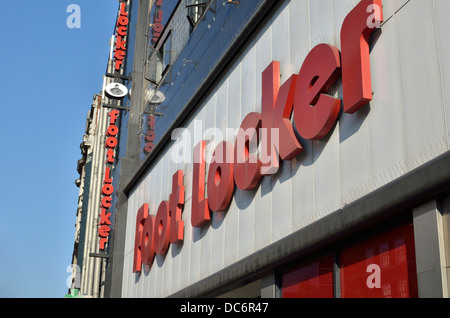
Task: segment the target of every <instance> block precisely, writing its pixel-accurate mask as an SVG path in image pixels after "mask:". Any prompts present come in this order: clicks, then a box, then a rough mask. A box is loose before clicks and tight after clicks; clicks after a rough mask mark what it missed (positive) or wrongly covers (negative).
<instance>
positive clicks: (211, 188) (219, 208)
mask: <svg viewBox="0 0 450 318" xmlns="http://www.w3.org/2000/svg"><path fill="white" fill-rule="evenodd" d="M233 160H234V147H233V145H232V144H231V143H229V142H225V141H223V142H221V143H219V144H218V145H217V147H216V150H214V154H213V157H212V161H211V164H210V165H209V171H208V202H209V208H210V209H211V210H212V211H216V212H223V211H225V209H226V208H227V206H228V204H230V201H231V197H232V196H233V190H234V180H233V162H232V161H233Z"/></svg>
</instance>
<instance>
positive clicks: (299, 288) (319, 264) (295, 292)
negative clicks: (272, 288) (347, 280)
mask: <svg viewBox="0 0 450 318" xmlns="http://www.w3.org/2000/svg"><path fill="white" fill-rule="evenodd" d="M282 288H283V289H282V291H283V298H333V256H332V255H329V256H327V257H324V258H321V259H319V260H317V261H315V262H312V263H309V264H308V265H306V266H303V267H301V268H299V269H297V270H294V271H292V272H289V273H287V274H284V275H283V282H282Z"/></svg>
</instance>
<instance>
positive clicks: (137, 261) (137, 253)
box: [133, 203, 148, 273]
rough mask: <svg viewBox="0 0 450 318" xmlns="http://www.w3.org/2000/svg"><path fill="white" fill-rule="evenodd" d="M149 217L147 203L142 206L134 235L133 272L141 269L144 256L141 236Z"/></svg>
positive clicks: (137, 217)
mask: <svg viewBox="0 0 450 318" xmlns="http://www.w3.org/2000/svg"><path fill="white" fill-rule="evenodd" d="M147 217H148V204H147V203H145V204H144V205H142V206H141V207H140V209H139V210H138V212H137V216H136V231H135V234H134V235H135V237H134V260H133V273H137V272H140V271H141V267H142V258H141V241H142V240H141V238H142V231H143V229H144V222H145V219H146V218H147Z"/></svg>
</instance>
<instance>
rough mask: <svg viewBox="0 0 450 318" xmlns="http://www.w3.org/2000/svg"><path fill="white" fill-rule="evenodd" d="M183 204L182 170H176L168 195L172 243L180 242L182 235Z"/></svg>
mask: <svg viewBox="0 0 450 318" xmlns="http://www.w3.org/2000/svg"><path fill="white" fill-rule="evenodd" d="M183 206H184V186H183V171H182V170H178V171H177V172H176V173H175V174H174V175H173V177H172V194H171V195H170V197H169V208H170V243H172V244H176V243H179V242H181V241H182V240H183V237H184V221H182V220H181V213H182V209H183Z"/></svg>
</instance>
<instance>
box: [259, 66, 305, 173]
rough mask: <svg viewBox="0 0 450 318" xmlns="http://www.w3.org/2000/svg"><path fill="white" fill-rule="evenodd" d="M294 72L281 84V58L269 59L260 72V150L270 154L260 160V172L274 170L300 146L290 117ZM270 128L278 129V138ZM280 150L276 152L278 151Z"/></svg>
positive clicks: (272, 171) (294, 154)
mask: <svg viewBox="0 0 450 318" xmlns="http://www.w3.org/2000/svg"><path fill="white" fill-rule="evenodd" d="M296 80H297V76H296V75H292V76H291V77H290V78H289V79H288V80H287V81H286V82H285V83H284V84H283V85H282V86H281V87H280V62H277V61H274V62H272V63H271V64H270V65H269V66H268V67H267V68H266V69H265V70H264V72H263V74H262V105H261V109H262V129H264V130H265V134H263V135H262V136H261V139H262V140H261V142H262V145H261V146H262V148H261V149H262V152H263V153H264V154H265V155H266V156H267V158H270V160H269V162H262V166H263V169H262V174H263V175H270V174H273V173H275V172H276V171H277V170H278V167H279V160H278V157H280V158H281V159H282V160H290V159H292V158H293V157H295V156H296V155H297V154H298V153H300V152H301V151H302V150H303V148H302V146H301V145H300V143H299V142H298V140H297V138H296V136H295V133H294V129H293V127H292V123H291V120H290V117H291V113H292V105H293V101H294V94H295V82H296ZM272 129H278V137H279V140H272ZM277 152H278V153H277ZM278 154H279V155H278Z"/></svg>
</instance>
